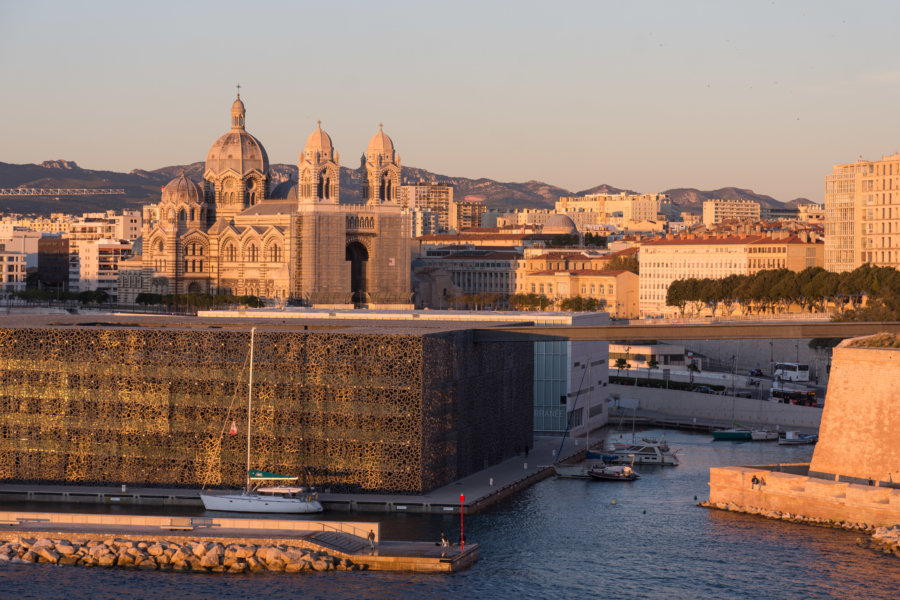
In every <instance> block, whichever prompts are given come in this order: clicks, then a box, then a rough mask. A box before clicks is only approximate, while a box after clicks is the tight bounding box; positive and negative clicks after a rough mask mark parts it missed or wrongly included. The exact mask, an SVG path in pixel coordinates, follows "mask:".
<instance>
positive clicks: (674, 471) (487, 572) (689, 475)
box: [0, 431, 900, 600]
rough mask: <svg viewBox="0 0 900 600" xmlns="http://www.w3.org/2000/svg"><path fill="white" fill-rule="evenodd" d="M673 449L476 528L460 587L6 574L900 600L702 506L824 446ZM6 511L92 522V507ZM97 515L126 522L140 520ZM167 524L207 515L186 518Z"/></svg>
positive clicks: (14, 568) (414, 525)
mask: <svg viewBox="0 0 900 600" xmlns="http://www.w3.org/2000/svg"><path fill="white" fill-rule="evenodd" d="M609 433H610V435H612V436H614V437H615V438H617V439H618V437H619V435H623V436H625V438H630V436H631V433H630V431H629V432H627V433H621V434H620V433H619V432H609ZM659 433H661V432H659V431H647V432H645V433H644V434H643V435H659ZM639 435H641V434H639ZM666 438H667V440H668V441H669V444H670V445H671V446H672V447H673V448H681V449H682V450H681V452H679V457H680V458H681V465H680V466H677V467H663V468H661V467H648V466H643V467H637V468H636V470H638V471H639V472H640V473H641V479H639V480H638V481H635V482H627V483H626V482H593V481H584V480H574V479H556V478H551V479H547V480H545V481H542V482H540V483H538V484H536V485H535V486H533V487H531V488H529V489H527V490H525V491H523V492H521V493H520V494H518V495H516V496H514V497H512V498H510V499H508V500H505V501H503V502H501V503H499V504H497V505H495V506H494V507H492V508H491V509H490V510H488V511H486V512H484V513H481V514H478V515H472V516H467V517H466V518H465V533H466V541H467V542H468V543H472V542H478V543H479V544H481V549H480V556H481V560H480V561H479V562H478V563H476V564H475V565H474V566H473V567H472V568H470V569H468V570H466V571H464V572H461V573H458V574H455V575H421V574H407V573H383V572H371V573H370V572H333V573H331V572H329V573H309V574H306V573H304V574H301V575H285V574H271V575H268V574H266V575H240V576H226V575H213V574H204V575H197V574H185V573H166V572H156V571H130V570H117V569H97V568H83V567H58V566H49V565H33V564H21V563H0V597H3V598H10V597H14V598H41V599H47V598H63V597H64V598H67V599H77V598H90V599H91V600H102V599H105V598H116V599H119V598H160V597H161V598H217V599H224V598H253V597H263V596H265V597H269V598H282V597H302V598H323V599H328V600H334V599H336V598H373V599H379V598H384V599H390V600H398V599H406V598H410V599H413V598H415V599H418V598H463V597H466V598H515V599H524V598H529V599H530V598H666V599H673V598H841V599H844V598H896V597H897V590H898V589H900V559H898V558H896V557H891V556H884V555H881V554H877V553H875V552H873V551H871V550H868V549H864V548H862V547H859V546H858V545H857V544H856V540H857V538H859V537H861V536H862V534H860V533H857V532H847V531H841V530H835V529H828V528H822V527H813V526H806V525H797V524H791V523H784V522H780V521H773V520H768V519H764V518H761V517H754V516H748V515H741V514H734V513H726V512H720V511H710V510H707V509H703V508H699V507H697V506H696V501H697V500H704V499H706V498H707V497H708V486H707V481H708V478H709V468H710V467H711V466H722V465H741V464H743V465H747V464H772V463H791V462H805V461H808V460H809V458H810V457H811V455H812V447H811V446H798V447H790V446H779V445H777V444H775V443H749V442H744V443H741V442H713V441H712V440H711V437H710V436H709V435H708V434H690V433H684V432H666ZM534 458H537V457H533V459H534ZM695 497H696V500H695ZM4 507H8V508H15V509H28V510H69V511H73V512H76V511H77V512H87V511H88V507H86V506H83V505H82V506H78V507H60V506H55V505H54V506H50V505H46V504H30V505H15V506H12V505H4ZM97 510H104V511H108V510H117V511H119V512H121V513H126V512H129V511H134V510H140V507H115V508H112V509H110V508H108V507H97ZM161 510H162V509H160V508H158V507H157V508H154V509H153V511H152V512H154V513H155V514H158V513H159V512H160V511H161ZM145 512H149V511H147V510H146V509H145ZM167 514H178V515H186V514H195V515H200V514H204V513H203V512H202V509H197V510H196V511H191V510H190V509H183V508H182V509H177V510H176V511H169V512H168V513H167ZM334 516H335V518H339V519H356V520H378V521H380V522H381V523H382V529H381V532H382V537H383V538H384V539H402V540H420V541H421V540H426V541H430V540H434V541H435V542H437V541H438V540H439V539H440V535H441V533H442V532H443V533H446V534H447V536H448V537H449V538H451V539H454V540H456V539H458V537H459V516H458V515H456V516H449V515H448V516H440V515H403V514H401V515H382V514H378V515H373V514H361V515H359V514H347V513H340V514H339V515H334Z"/></svg>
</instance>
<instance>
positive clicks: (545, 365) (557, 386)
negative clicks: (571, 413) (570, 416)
mask: <svg viewBox="0 0 900 600" xmlns="http://www.w3.org/2000/svg"><path fill="white" fill-rule="evenodd" d="M569 346H570V342H535V344H534V432H535V433H536V434H541V433H560V432H563V431H565V430H566V394H567V390H568V381H567V378H568V371H569V369H568V365H569ZM573 425H575V423H573Z"/></svg>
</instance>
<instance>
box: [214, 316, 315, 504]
mask: <svg viewBox="0 0 900 600" xmlns="http://www.w3.org/2000/svg"><path fill="white" fill-rule="evenodd" d="M255 334H256V328H255V327H254V328H252V329H251V330H250V380H249V386H248V387H249V391H248V394H247V485H246V487H245V488H244V490H243V491H242V492H240V493H226V494H211V493H208V492H206V491H202V492H200V500H202V501H203V507H204V508H206V510H223V511H229V512H251V513H292V514H299V513H317V512H322V510H323V509H322V505H321V504H320V503H319V500H318V493H317V492H316V490H315V488H312V487H307V486H294V487H289V486H280V485H271V484H273V483H287V482H293V481H297V477H292V476H290V475H278V474H276V473H268V472H266V471H260V470H259V469H251V468H250V426H251V424H252V423H253V342H254V338H255ZM266 484H270V485H266Z"/></svg>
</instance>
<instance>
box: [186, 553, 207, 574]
mask: <svg viewBox="0 0 900 600" xmlns="http://www.w3.org/2000/svg"><path fill="white" fill-rule="evenodd" d="M187 563H188V564H189V565H190V566H191V570H192V571H197V572H203V573H205V572H206V567H204V566H203V565H202V564H201V562H200V559H199V558H197V557H196V556H195V557H193V558H189V559H188V560H187Z"/></svg>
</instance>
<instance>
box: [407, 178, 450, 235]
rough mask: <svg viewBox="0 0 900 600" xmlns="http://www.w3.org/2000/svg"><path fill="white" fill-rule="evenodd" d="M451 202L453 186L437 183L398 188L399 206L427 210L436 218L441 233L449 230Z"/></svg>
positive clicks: (408, 185)
mask: <svg viewBox="0 0 900 600" xmlns="http://www.w3.org/2000/svg"><path fill="white" fill-rule="evenodd" d="M452 202H453V186H450V185H440V184H437V183H424V182H423V183H419V184H416V185H410V184H407V185H401V186H400V206H401V207H403V208H408V209H410V210H413V209H419V210H423V209H427V210H430V211H431V212H433V213H435V214H436V215H437V216H438V227H439V228H440V230H441V231H447V230H448V229H450V205H451V203H452Z"/></svg>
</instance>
